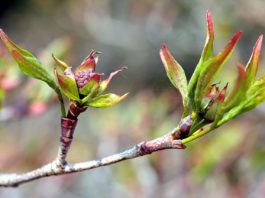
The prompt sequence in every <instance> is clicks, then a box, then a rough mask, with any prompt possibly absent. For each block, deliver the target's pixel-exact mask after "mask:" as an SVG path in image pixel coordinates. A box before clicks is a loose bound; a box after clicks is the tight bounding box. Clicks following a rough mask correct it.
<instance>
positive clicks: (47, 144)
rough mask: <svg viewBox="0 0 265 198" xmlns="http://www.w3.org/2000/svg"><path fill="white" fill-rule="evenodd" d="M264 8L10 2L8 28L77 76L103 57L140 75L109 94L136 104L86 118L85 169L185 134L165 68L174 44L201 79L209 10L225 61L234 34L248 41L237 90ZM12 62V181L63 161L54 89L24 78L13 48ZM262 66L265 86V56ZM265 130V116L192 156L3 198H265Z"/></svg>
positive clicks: (1, 19) (8, 160) (79, 137)
mask: <svg viewBox="0 0 265 198" xmlns="http://www.w3.org/2000/svg"><path fill="white" fill-rule="evenodd" d="M264 8H265V1H263V0H252V1H248V0H237V1H228V0H227V1H211V0H205V1H195V0H194V1H186V0H180V1H169V0H165V1H158V0H142V1H132V0H127V1H118V0H108V1H107V0H100V1H92V0H79V1H75V0H65V1H59V0H57V1H56V0H45V1H43V0H24V1H23V0H13V1H3V2H2V1H1V3H0V27H1V28H2V29H3V30H4V31H5V32H6V33H7V34H8V35H9V36H10V38H11V39H12V40H14V41H15V42H16V43H19V44H20V46H22V47H23V48H26V49H28V50H30V51H31V52H33V53H34V54H36V55H38V57H39V58H40V59H41V60H42V62H43V63H44V65H45V66H46V67H49V68H50V69H52V67H53V64H54V62H53V61H52V60H51V56H50V55H51V53H55V54H56V55H58V56H59V57H62V58H64V59H65V60H66V62H68V63H69V64H70V65H72V66H73V67H75V66H77V65H78V64H79V63H80V62H81V61H82V60H83V58H84V57H85V56H86V55H87V54H88V53H89V51H90V50H91V49H95V50H98V51H101V52H103V54H101V55H100V60H99V63H98V69H97V70H98V71H99V72H104V73H105V74H106V75H107V74H108V73H109V72H110V71H112V70H115V69H118V68H120V67H121V66H127V67H128V68H129V69H128V70H126V71H125V72H124V73H123V74H122V75H120V76H118V77H116V78H115V79H114V80H113V81H112V84H111V87H110V89H109V91H111V92H114V93H124V92H130V95H129V97H128V98H127V99H126V101H124V102H122V103H121V104H119V105H117V106H115V107H112V108H109V109H89V110H88V111H87V112H86V113H84V114H82V115H81V117H80V120H79V125H78V127H77V130H76V133H75V139H74V142H73V144H72V147H71V149H70V153H69V155H68V159H69V161H70V162H80V161H86V160H89V159H95V158H100V157H103V156H106V155H110V154H113V153H116V152H119V151H122V150H124V149H126V148H129V147H131V146H133V145H134V144H136V143H138V142H141V141H143V140H147V139H151V138H154V137H158V136H160V135H162V134H164V133H166V132H168V131H169V130H171V129H172V128H173V127H175V126H176V124H177V123H178V121H179V117H180V115H181V112H182V108H181V99H180V96H179V93H177V92H176V91H175V90H174V88H173V87H172V86H171V84H170V82H169V81H168V79H167V77H166V74H165V71H164V68H163V66H162V63H161V61H160V58H159V49H160V46H161V44H162V43H163V42H165V43H167V45H168V47H169V49H170V50H171V52H172V53H173V55H174V56H175V58H176V59H177V60H178V61H179V63H181V65H182V66H183V67H184V69H185V71H186V74H187V76H188V78H189V77H190V76H191V74H192V72H193V70H194V67H195V65H196V63H197V61H198V60H199V56H200V53H201V50H202V47H203V44H204V41H205V34H206V22H205V12H206V10H207V9H209V10H210V11H211V12H212V15H213V19H214V26H215V51H216V52H218V51H220V50H221V49H222V47H223V46H224V45H225V44H226V42H228V40H229V38H230V37H231V36H232V35H233V33H234V32H236V31H239V30H242V31H243V37H242V38H241V40H240V42H239V44H238V47H237V49H236V50H235V51H234V53H233V55H232V58H231V60H229V61H228V63H227V64H226V66H225V69H224V70H223V71H222V74H221V75H220V76H219V79H220V80H222V81H223V82H226V81H232V82H233V80H234V79H235V78H236V64H237V63H243V64H246V61H247V60H248V58H249V56H250V54H251V50H252V47H253V45H254V43H255V40H256V39H257V37H258V36H259V34H262V33H264V32H265V20H264V19H265V12H264ZM262 54H264V53H262ZM0 57H1V60H0V82H1V83H0V84H1V89H0V100H2V106H3V107H2V110H1V111H0V122H1V123H0V151H1V152H0V162H1V163H0V172H1V173H6V172H17V173H19V172H24V171H28V170H31V169H34V168H37V167H39V166H41V165H43V164H45V163H48V162H50V161H51V160H53V159H54V157H55V156H56V154H57V147H58V140H59V131H60V125H59V124H60V118H59V116H60V112H59V105H58V104H57V103H56V99H55V98H54V96H53V95H52V92H51V91H50V90H49V89H48V87H47V86H46V85H43V84H41V83H39V82H37V81H35V80H32V79H28V78H26V77H25V76H23V75H22V74H20V72H19V70H18V67H17V66H16V64H15V63H14V61H13V60H12V59H11V58H10V56H9V55H8V54H7V52H6V51H5V49H3V45H2V44H1V45H0ZM260 66H261V67H260V71H259V74H263V75H264V73H265V69H264V56H262V59H261V64H260ZM231 85H232V84H231ZM231 87H232V86H230V88H231ZM1 98H2V99H1ZM264 121H265V106H264V105H262V106H260V107H258V108H257V109H255V110H254V111H252V112H250V113H246V114H244V115H243V116H240V117H239V118H237V119H236V120H234V121H232V122H230V123H228V124H226V125H225V126H223V127H221V128H220V129H218V130H216V132H214V133H212V134H209V135H207V136H206V137H203V138H202V139H200V140H199V141H195V142H192V143H190V144H189V145H188V148H187V149H186V150H179V151H178V150H175V151H173V150H167V151H162V152H158V153H155V154H152V155H151V156H145V157H141V158H138V159H134V160H130V161H126V162H121V163H119V164H116V165H112V166H108V167H103V168H99V169H95V170H91V171H87V172H82V173H77V174H73V175H66V176H59V177H50V178H45V179H40V180H37V181H33V182H31V183H27V184H24V185H22V186H20V187H19V188H16V189H0V197H11V198H13V197H14V198H17V197H32V198H46V197H47V198H48V197H49V198H53V197H62V196H63V197H65V198H72V197H99V198H102V197H115V198H116V197H126V198H127V197H128V198H130V197H144V198H146V197H157V198H159V197H166V198H167V197H168V198H171V197H264V193H265V144H264V141H265V133H264V129H265V124H264Z"/></svg>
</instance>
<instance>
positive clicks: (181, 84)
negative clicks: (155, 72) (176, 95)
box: [160, 44, 189, 115]
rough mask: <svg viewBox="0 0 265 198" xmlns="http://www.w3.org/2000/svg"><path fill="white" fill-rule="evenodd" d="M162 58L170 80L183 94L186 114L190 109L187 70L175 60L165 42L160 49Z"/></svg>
mask: <svg viewBox="0 0 265 198" xmlns="http://www.w3.org/2000/svg"><path fill="white" fill-rule="evenodd" d="M160 58H161V60H162V63H163V65H164V67H165V70H166V73H167V76H168V78H169V80H170V82H171V83H172V84H173V85H174V87H176V88H177V89H178V90H179V91H180V93H181V96H182V102H183V106H184V114H183V115H186V114H188V111H189V98H188V84H187V78H186V75H185V72H184V70H183V68H182V67H181V65H180V64H179V63H178V62H177V61H176V60H175V58H174V57H173V56H172V54H171V53H170V51H169V50H168V49H167V47H166V45H165V44H162V48H161V50H160Z"/></svg>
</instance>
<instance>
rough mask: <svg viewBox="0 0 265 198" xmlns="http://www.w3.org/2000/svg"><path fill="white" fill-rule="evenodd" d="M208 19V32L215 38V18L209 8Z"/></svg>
mask: <svg viewBox="0 0 265 198" xmlns="http://www.w3.org/2000/svg"><path fill="white" fill-rule="evenodd" d="M206 21H207V28H208V34H209V36H210V37H211V38H213V37H214V30H213V18H212V14H211V12H210V11H209V10H207V11H206Z"/></svg>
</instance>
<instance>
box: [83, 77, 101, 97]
mask: <svg viewBox="0 0 265 198" xmlns="http://www.w3.org/2000/svg"><path fill="white" fill-rule="evenodd" d="M98 86H99V83H98V81H96V80H90V81H89V82H88V83H86V84H85V86H84V87H82V88H79V92H80V94H82V95H84V96H86V95H88V94H89V93H91V91H92V90H94V91H93V93H95V91H96V88H98Z"/></svg>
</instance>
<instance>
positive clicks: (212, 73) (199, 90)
mask: <svg viewBox="0 0 265 198" xmlns="http://www.w3.org/2000/svg"><path fill="white" fill-rule="evenodd" d="M241 34H242V33H241V32H237V33H236V34H235V35H234V36H233V37H232V39H231V40H230V42H229V43H228V44H227V45H226V47H225V48H224V50H223V51H222V52H220V53H219V54H218V55H216V56H215V57H213V58H211V59H209V60H208V61H207V62H206V63H204V64H203V67H202V68H201V72H200V76H199V78H198V82H197V85H196V90H195V97H194V98H195V106H196V109H197V111H198V112H202V106H201V100H202V97H203V95H204V94H205V91H206V90H207V87H208V86H209V85H210V84H211V82H212V80H213V79H214V78H215V77H216V75H217V74H218V73H219V72H220V70H221V69H222V67H223V65H224V64H225V62H226V61H227V60H228V58H229V57H230V56H231V54H232V52H233V50H234V47H235V45H236V44H237V42H238V40H239V38H240V37H241Z"/></svg>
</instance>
